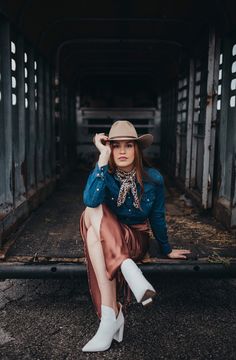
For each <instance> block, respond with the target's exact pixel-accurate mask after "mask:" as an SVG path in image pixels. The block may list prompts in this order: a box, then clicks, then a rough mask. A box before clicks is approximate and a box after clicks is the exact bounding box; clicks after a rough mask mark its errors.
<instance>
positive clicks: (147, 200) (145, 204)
mask: <svg viewBox="0 0 236 360" xmlns="http://www.w3.org/2000/svg"><path fill="white" fill-rule="evenodd" d="M154 201H155V193H154V192H153V191H148V192H147V193H144V194H143V196H142V200H141V206H142V208H143V209H147V210H150V209H151V207H152V205H153V203H154Z"/></svg>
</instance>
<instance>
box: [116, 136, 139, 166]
mask: <svg viewBox="0 0 236 360" xmlns="http://www.w3.org/2000/svg"><path fill="white" fill-rule="evenodd" d="M111 148H112V153H113V158H114V162H115V164H116V166H117V167H118V168H119V169H121V170H123V171H131V170H132V169H133V164H134V141H127V140H119V141H112V142H111Z"/></svg>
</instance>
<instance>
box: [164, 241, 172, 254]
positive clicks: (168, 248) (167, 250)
mask: <svg viewBox="0 0 236 360" xmlns="http://www.w3.org/2000/svg"><path fill="white" fill-rule="evenodd" d="M171 251H172V248H171V246H170V244H168V243H167V244H162V252H163V254H164V255H168V254H169V253H171Z"/></svg>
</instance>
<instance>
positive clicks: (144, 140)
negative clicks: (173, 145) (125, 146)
mask: <svg viewBox="0 0 236 360" xmlns="http://www.w3.org/2000/svg"><path fill="white" fill-rule="evenodd" d="M109 140H110V141H119V140H130V141H137V142H138V143H139V145H140V146H141V148H142V149H145V148H147V147H148V146H150V145H151V144H152V143H153V135H151V134H144V135H141V136H139V137H137V138H131V137H130V136H129V137H125V136H122V137H119V136H117V137H112V139H109Z"/></svg>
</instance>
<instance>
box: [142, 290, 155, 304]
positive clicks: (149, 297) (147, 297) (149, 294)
mask: <svg viewBox="0 0 236 360" xmlns="http://www.w3.org/2000/svg"><path fill="white" fill-rule="evenodd" d="M156 295H157V293H156V291H152V290H146V291H145V293H144V295H143V297H142V299H141V303H142V305H143V306H147V305H151V304H152V301H153V298H154V297H155V296H156Z"/></svg>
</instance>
